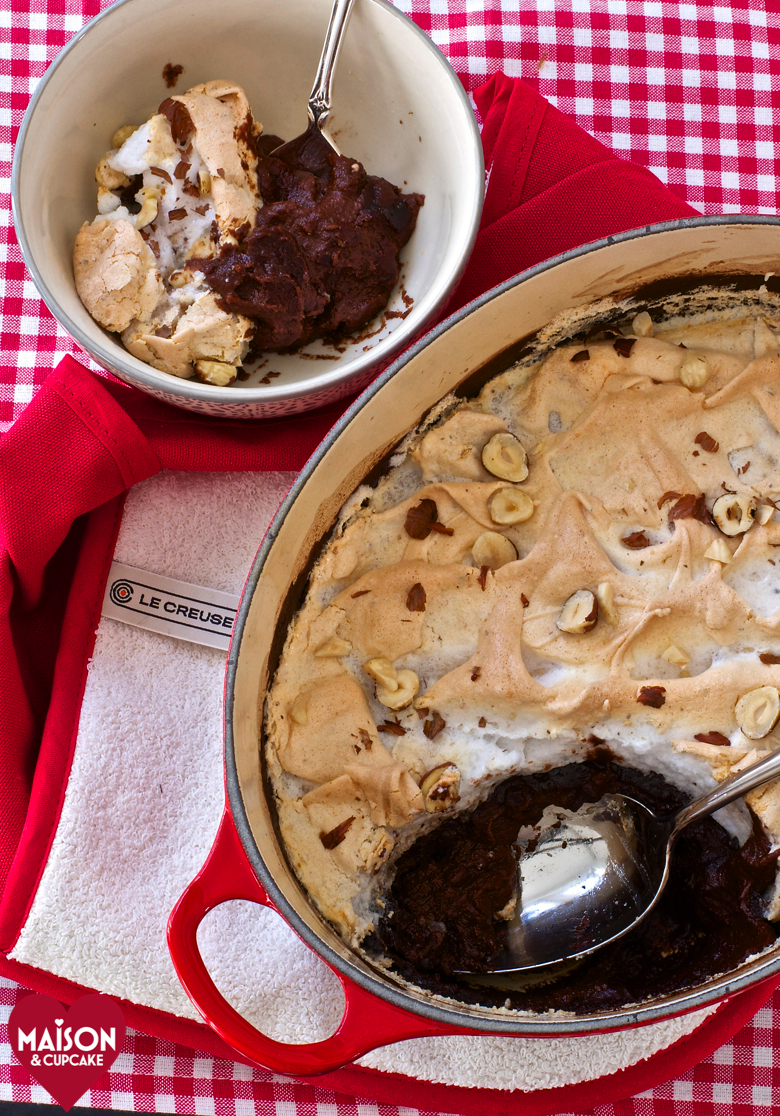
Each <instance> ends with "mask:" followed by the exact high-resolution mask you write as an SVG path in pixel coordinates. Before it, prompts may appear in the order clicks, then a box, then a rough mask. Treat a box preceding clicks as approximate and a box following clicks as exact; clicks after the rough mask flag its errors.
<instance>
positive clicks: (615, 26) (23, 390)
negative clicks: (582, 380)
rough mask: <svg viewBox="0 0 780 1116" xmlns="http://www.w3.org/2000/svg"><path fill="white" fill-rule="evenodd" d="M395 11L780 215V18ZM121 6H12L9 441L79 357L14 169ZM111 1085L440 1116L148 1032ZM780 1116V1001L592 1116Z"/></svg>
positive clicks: (736, 5)
mask: <svg viewBox="0 0 780 1116" xmlns="http://www.w3.org/2000/svg"><path fill="white" fill-rule="evenodd" d="M395 3H396V5H397V6H398V7H399V8H401V9H402V10H403V11H405V12H406V13H407V14H409V15H410V16H411V17H412V18H413V19H414V20H415V21H416V22H417V23H418V24H419V25H420V26H421V27H422V28H423V29H424V30H425V31H427V32H428V33H429V34H430V36H431V37H432V39H433V41H434V42H435V43H436V44H437V45H438V46H439V47H440V48H441V50H442V51H443V52H444V53H445V54H446V55H447V57H448V58H449V59H450V61H451V62H452V64H453V66H454V67H455V69H456V70H457V72H458V74H459V75H460V76H461V78H462V80H463V82H464V84H465V85H466V87H467V88H468V89H473V88H475V87H476V86H478V85H480V84H482V82H483V81H484V80H485V79H486V78H487V77H489V76H491V75H492V74H494V73H495V72H496V71H499V70H503V71H504V72H505V73H507V74H508V75H509V76H511V77H517V76H520V77H523V78H524V79H525V80H526V81H528V82H530V83H531V84H533V85H534V86H535V87H537V88H538V89H539V91H540V92H541V93H542V94H543V95H544V96H545V97H547V98H548V100H550V101H551V102H552V103H553V104H554V105H556V106H557V107H558V108H559V109H561V110H562V111H563V112H565V113H568V114H570V115H571V116H572V117H574V118H575V119H576V120H577V122H578V123H579V124H580V125H581V126H582V127H583V128H585V129H587V130H588V131H589V132H591V133H592V134H593V135H595V136H596V137H597V138H598V139H599V140H601V141H602V142H603V143H605V144H607V145H608V146H609V147H611V148H612V149H613V150H615V151H616V152H617V153H618V154H621V155H622V156H624V157H625V158H627V159H630V160H632V161H634V162H637V163H640V164H642V165H643V166H646V167H648V168H649V169H650V170H652V171H653V172H654V173H655V174H656V175H658V177H659V178H660V179H661V180H662V181H664V182H666V183H667V184H668V185H669V187H670V188H671V189H672V190H673V191H674V192H675V193H676V194H678V195H679V196H680V197H682V198H684V199H685V200H686V201H687V202H689V203H690V204H691V205H693V206H695V207H696V208H697V209H700V210H701V211H702V212H703V213H740V212H741V213H768V214H775V213H777V212H778V200H777V186H778V174H777V166H776V157H777V150H776V145H777V142H778V140H779V139H780V4H777V3H772V2H771V0H731V2H730V3H727V2H725V0H724V2H723V3H720V4H717V3H704V2H701V0H699V2H696V3H673V2H666V0H395ZM107 6H108V5H107V3H106V2H105V0H104V2H102V3H100V2H99V0H83V2H79V0H2V2H0V44H1V45H0V176H1V177H2V184H1V185H0V214H1V216H0V430H5V429H7V427H8V426H9V425H10V424H11V423H12V422H13V420H14V419H15V418H16V416H17V415H18V414H19V413H20V411H21V410H22V409H23V408H24V407H25V405H26V404H27V403H28V402H29V401H30V399H31V398H32V396H33V395H34V393H35V391H36V388H37V385H39V384H40V383H41V382H42V381H43V380H44V379H45V377H46V376H47V374H48V373H49V371H50V370H51V369H52V368H53V367H54V365H56V364H57V363H58V361H59V360H60V358H61V357H62V356H63V355H64V354H65V353H74V354H77V355H78V354H79V350H78V348H77V347H76V345H75V344H74V343H73V342H72V341H71V340H70V338H69V337H68V336H67V335H66V334H65V333H64V331H63V330H62V329H61V328H60V327H59V326H58V325H57V323H56V322H55V320H54V318H53V317H52V316H51V315H50V314H49V312H48V310H47V309H46V308H45V307H44V305H43V303H42V302H41V300H40V298H39V297H38V295H37V293H36V290H35V287H34V285H33V283H32V281H31V279H30V278H29V276H28V274H27V272H26V270H25V268H24V265H23V263H22V259H21V253H20V251H19V248H18V246H17V244H16V240H15V237H14V233H13V223H12V219H11V205H10V197H9V187H10V174H11V158H12V151H13V144H14V140H15V138H16V134H17V131H18V128H19V125H20V124H21V120H22V115H23V113H24V110H25V108H26V106H27V103H28V100H29V97H30V94H31V93H32V91H33V89H34V88H35V85H36V82H37V81H38V79H39V78H40V77H41V76H42V75H43V73H44V71H45V70H46V67H47V65H48V64H49V63H50V62H51V60H52V59H53V58H54V56H55V55H56V54H57V52H58V51H59V50H60V49H61V48H62V47H63V46H64V45H65V44H66V43H67V42H68V40H69V39H70V38H71V36H72V35H73V34H74V33H75V32H76V31H78V30H79V28H81V27H82V25H83V24H84V23H85V22H86V21H87V20H88V19H90V18H91V17H92V16H93V15H96V14H97V13H98V12H99V11H100V10H101V9H102V8H105V7H107ZM773 110H774V115H776V116H777V123H774V122H773ZM81 359H84V358H83V357H82V358H81ZM20 994H22V995H23V994H24V991H23V990H20V989H19V988H18V986H17V985H15V984H13V983H12V982H11V981H8V980H5V979H2V978H0V1100H14V1101H30V1100H33V1101H37V1102H40V1103H43V1104H46V1103H51V1098H50V1096H49V1094H48V1093H47V1092H46V1091H45V1090H44V1089H42V1088H41V1087H39V1086H38V1085H37V1084H35V1083H34V1082H31V1080H30V1077H29V1075H28V1074H27V1073H26V1071H25V1070H24V1069H23V1068H22V1067H21V1066H20V1065H19V1064H18V1063H17V1062H16V1060H15V1058H14V1056H13V1055H12V1053H11V1049H10V1046H9V1044H8V1042H7V1021H8V1016H9V1015H10V1012H11V1009H12V1007H13V1006H14V1004H15V1003H16V1001H17V999H18V998H19V996H20ZM774 1065H777V1067H778V1068H777V1069H774V1068H773V1066H774ZM108 1080H109V1082H110V1089H108V1088H104V1089H92V1090H90V1091H89V1092H88V1093H86V1094H85V1095H84V1097H82V1098H81V1100H80V1101H79V1102H78V1103H79V1105H80V1106H84V1105H92V1106H94V1107H104V1108H117V1109H127V1110H137V1111H147V1112H148V1111H156V1112H182V1113H209V1114H219V1116H234V1114H235V1116H252V1114H254V1113H262V1114H264V1116H265V1114H267V1116H271V1114H273V1116H315V1114H316V1116H429V1114H427V1113H424V1112H422V1111H419V1110H417V1109H413V1108H409V1107H398V1106H395V1105H391V1104H382V1103H379V1104H378V1103H375V1102H373V1101H365V1100H361V1099H360V1098H356V1097H350V1096H345V1095H343V1094H336V1093H333V1092H332V1091H330V1090H328V1089H325V1088H323V1087H321V1086H318V1085H317V1084H316V1083H312V1084H303V1083H296V1082H292V1081H289V1080H287V1079H284V1078H281V1077H278V1076H275V1075H273V1074H270V1073H264V1072H262V1071H260V1070H253V1069H251V1068H249V1067H247V1066H245V1065H241V1064H239V1063H234V1062H228V1061H221V1060H219V1059H215V1058H212V1057H210V1056H207V1055H201V1054H198V1053H197V1052H195V1051H192V1050H189V1049H186V1048H184V1047H181V1046H177V1045H175V1044H174V1043H171V1042H164V1041H162V1040H159V1039H155V1038H151V1037H149V1036H146V1035H142V1034H140V1033H137V1032H133V1031H132V1030H131V1031H129V1032H128V1038H127V1042H126V1045H125V1049H124V1050H123V1052H122V1054H121V1055H120V1057H119V1059H118V1060H117V1062H116V1063H115V1064H114V1067H113V1069H112V1070H111V1072H110V1073H109V1075H108ZM772 1111H780V993H776V994H775V997H774V999H773V1000H772V1001H771V1002H770V1003H769V1004H768V1005H767V1006H766V1007H765V1008H763V1009H762V1010H761V1011H759V1012H758V1014H757V1015H756V1016H755V1018H754V1019H753V1021H752V1022H751V1023H750V1024H748V1025H747V1026H745V1027H743V1029H742V1030H741V1031H740V1032H739V1033H738V1034H737V1035H736V1037H735V1038H734V1039H733V1040H732V1041H731V1042H730V1043H727V1044H726V1045H725V1046H723V1047H721V1048H720V1050H718V1051H717V1052H716V1053H715V1054H714V1055H713V1056H712V1057H710V1058H708V1059H706V1060H705V1061H703V1062H701V1063H700V1064H699V1065H697V1066H695V1067H694V1068H693V1069H691V1070H689V1071H688V1072H687V1073H686V1074H684V1075H683V1076H682V1077H681V1078H680V1079H678V1080H675V1081H668V1082H666V1083H665V1084H663V1085H659V1086H657V1087H656V1088H654V1089H652V1090H650V1091H648V1092H646V1093H642V1094H639V1095H637V1096H635V1097H633V1098H631V1099H630V1100H625V1101H621V1102H618V1103H615V1104H605V1105H599V1106H597V1107H595V1108H593V1109H591V1110H590V1112H592V1113H593V1114H597V1116H629V1114H632V1116H633V1114H637V1116H640V1114H641V1116H710V1114H713V1116H727V1114H731V1113H734V1114H736V1116H740V1114H742V1113H744V1114H745V1116H747V1114H749V1113H750V1114H751V1116H752V1114H753V1113H757V1114H758V1116H761V1114H762V1113H767V1114H768V1113H770V1112H772ZM577 1116H586V1114H585V1113H582V1112H580V1113H577Z"/></svg>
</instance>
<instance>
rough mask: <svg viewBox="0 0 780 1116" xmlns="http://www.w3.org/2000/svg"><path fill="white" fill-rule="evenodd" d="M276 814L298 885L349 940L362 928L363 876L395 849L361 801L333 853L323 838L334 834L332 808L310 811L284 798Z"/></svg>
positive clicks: (316, 807)
mask: <svg viewBox="0 0 780 1116" xmlns="http://www.w3.org/2000/svg"><path fill="white" fill-rule="evenodd" d="M278 813H279V828H280V830H281V834H282V839H283V841H284V843H285V847H286V849H287V855H288V857H289V859H290V863H291V864H292V867H293V868H294V870H295V872H296V874H297V876H298V878H299V880H300V881H301V883H302V884H303V886H304V887H305V888H306V889H307V890H308V891H309V893H310V895H311V896H312V898H313V899H314V901H315V903H316V904H317V906H318V907H319V909H320V910H321V911H322V913H323V914H324V915H325V917H326V918H329V919H330V920H331V922H333V923H334V924H335V925H336V926H337V927H338V928H339V930H340V931H341V933H342V934H344V935H345V936H346V937H349V936H350V935H351V933H352V932H353V931H354V930H355V928H356V926H357V922H358V920H357V916H356V914H355V911H354V909H353V906H352V900H353V899H354V897H355V896H356V895H357V893H358V891H359V889H360V873H361V871H365V870H367V869H368V870H371V869H373V868H376V867H378V866H379V865H380V864H381V863H382V861H383V860H384V858H385V857H386V856H387V854H388V852H389V850H390V849H391V848H392V844H393V842H392V839H391V838H390V837H389V834H388V833H387V830H386V829H377V827H376V826H375V825H374V824H373V822H372V821H371V819H370V817H369V816H368V810H367V808H366V803H365V800H364V799H363V798H362V797H361V796H357V797H356V799H355V802H354V804H353V805H351V806H350V810H349V813H347V814H346V815H345V817H344V818H343V819H341V820H346V818H348V817H351V816H354V818H355V820H354V821H353V822H352V823H351V825H350V826H349V829H348V830H347V832H346V834H345V836H344V839H343V841H340V842H339V844H338V845H336V847H335V848H333V849H326V848H325V846H324V845H323V843H322V838H321V837H320V834H321V833H329V832H330V831H331V830H332V829H333V826H332V825H330V821H331V818H332V811H331V809H330V808H329V807H328V806H319V805H317V804H316V803H313V804H311V805H310V806H309V807H308V808H307V807H306V806H304V805H303V804H302V802H301V801H300V799H299V800H297V801H296V800H291V799H288V798H286V797H284V796H282V797H281V798H279V802H278ZM336 824H338V822H337V823H336Z"/></svg>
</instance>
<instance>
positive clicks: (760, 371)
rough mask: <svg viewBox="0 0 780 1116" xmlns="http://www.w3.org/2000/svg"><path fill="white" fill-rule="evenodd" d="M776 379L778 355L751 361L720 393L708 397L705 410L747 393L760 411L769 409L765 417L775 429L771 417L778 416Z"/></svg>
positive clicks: (779, 372) (779, 375)
mask: <svg viewBox="0 0 780 1116" xmlns="http://www.w3.org/2000/svg"><path fill="white" fill-rule="evenodd" d="M778 379H780V355H779V354H776V353H769V354H768V355H766V356H763V357H758V358H757V359H756V360H751V361H750V362H749V363H748V364H747V365H746V366H745V367H744V368H743V370H742V372H741V373H740V374H739V375H738V376H736V377H735V378H734V379H733V380H730V381H729V382H728V383H726V384H724V386H723V387H722V388H721V389H720V391H718V392H716V393H715V394H714V395H711V396H709V398H708V399H707V401H706V403H705V408H706V409H707V410H713V409H715V408H716V407H721V406H722V405H723V404H724V403H730V402H731V401H732V400H733V399H736V398H737V397H738V396H741V395H744V394H748V393H749V394H750V395H752V396H753V398H754V399H756V401H757V402H758V404H759V406H760V407H761V408H762V409H766V408H769V410H766V414H767V417H768V418H769V420H770V422H772V423H773V425H774V426H775V427H777V426H778V423H777V422H776V421H775V419H774V418H773V417H772V415H773V414H774V415H775V416H778V409H777V405H776V404H775V402H774V400H776V399H777V398H778V391H777V388H776V386H775V385H776V384H777V381H778ZM778 417H780V416H778Z"/></svg>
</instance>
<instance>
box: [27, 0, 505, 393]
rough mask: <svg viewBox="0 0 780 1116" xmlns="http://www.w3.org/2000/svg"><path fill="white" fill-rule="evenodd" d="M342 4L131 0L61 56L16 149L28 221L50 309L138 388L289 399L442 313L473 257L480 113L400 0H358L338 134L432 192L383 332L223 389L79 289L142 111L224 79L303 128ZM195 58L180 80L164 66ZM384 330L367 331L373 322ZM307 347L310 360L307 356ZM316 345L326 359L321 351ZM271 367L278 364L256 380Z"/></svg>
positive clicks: (343, 144)
mask: <svg viewBox="0 0 780 1116" xmlns="http://www.w3.org/2000/svg"><path fill="white" fill-rule="evenodd" d="M330 7H331V4H330V0H225V2H224V3H222V4H220V5H214V4H212V3H208V2H207V0H188V2H187V3H184V2H183V0H120V2H119V3H117V4H114V5H112V7H111V8H109V9H107V11H106V12H104V13H103V14H102V15H101V16H99V17H98V18H97V19H95V20H93V21H92V23H91V24H89V25H88V26H87V27H86V28H85V29H84V30H83V31H82V32H80V33H79V35H77V36H76V38H75V39H74V41H73V42H72V43H71V44H70V46H69V47H68V48H67V49H66V50H65V51H64V52H63V54H62V55H61V56H60V57H59V59H58V60H57V61H55V63H54V64H53V66H52V67H51V69H50V71H49V72H48V74H47V75H46V77H45V78H44V79H43V82H42V83H41V86H40V87H39V89H38V91H37V94H36V98H35V99H34V101H33V103H32V105H31V108H30V110H29V112H28V116H27V119H26V122H25V126H24V129H23V132H22V135H21V136H20V142H19V145H18V150H17V156H16V165H15V182H14V186H15V189H14V203H15V211H14V216H15V221H16V226H17V230H18V233H19V237H20V241H21V243H22V248H23V252H24V255H25V260H26V262H27V264H28V266H29V268H30V270H31V272H32V274H33V277H34V279H35V281H36V283H37V284H38V286H39V289H40V290H41V293H42V294H43V297H44V299H45V300H46V302H47V304H48V305H49V308H50V309H51V310H52V311H53V313H54V314H55V316H56V317H57V318H58V319H59V320H60V322H61V323H62V324H63V325H64V327H65V328H66V329H67V330H68V331H69V332H70V333H71V334H72V335H73V336H74V337H75V338H76V340H77V341H78V342H79V343H80V344H81V345H83V346H84V348H85V349H87V351H88V352H89V353H90V354H91V355H92V356H93V357H94V358H95V359H96V360H97V361H98V362H99V363H100V364H102V365H103V366H104V367H106V368H109V369H111V370H114V371H117V372H118V373H119V374H123V375H127V374H130V375H131V376H132V377H133V379H134V380H135V381H136V382H140V384H139V386H140V385H148V386H151V387H155V386H157V387H161V388H163V389H166V388H167V389H168V390H170V391H173V392H174V393H181V392H183V393H185V394H187V395H192V396H193V397H195V398H201V397H202V398H203V399H211V400H213V399H215V398H217V396H218V393H219V392H220V390H221V392H222V395H224V396H225V398H226V399H233V400H235V399H236V395H237V394H239V393H241V394H242V396H243V398H252V397H263V398H275V399H287V398H291V397H293V396H297V395H300V394H301V392H302V391H303V392H306V391H307V390H310V389H311V388H312V386H313V385H314V384H316V385H318V386H319V387H323V386H324V387H327V386H328V385H333V384H337V383H340V382H341V381H342V380H343V379H344V377H345V376H350V375H359V374H360V372H361V371H364V370H366V369H368V368H371V367H375V366H376V365H377V364H378V363H379V362H380V361H381V360H383V359H386V358H387V357H388V356H389V355H390V354H391V352H393V351H394V350H395V349H397V348H398V346H399V345H401V344H402V343H403V342H404V339H405V338H406V339H408V338H409V337H410V336H412V335H413V334H414V333H416V332H418V331H419V329H420V328H421V327H422V326H423V324H424V322H425V321H427V320H428V319H430V317H431V316H432V315H433V314H434V313H435V312H436V310H437V309H438V308H439V306H440V305H441V304H442V302H443V300H444V298H445V297H446V295H447V293H448V292H449V291H450V290H451V289H452V286H453V285H454V282H455V281H456V279H457V277H458V275H459V273H460V271H461V269H462V266H463V264H464V263H465V260H466V257H467V255H468V252H469V251H470V248H471V244H472V243H473V236H474V235H475V232H476V223H477V221H478V219H479V213H480V210H481V199H482V190H483V180H482V157H481V148H480V144H479V136H478V132H477V128H476V123H475V121H474V117H473V113H472V111H471V108H470V106H469V104H468V100H467V98H466V96H465V93H464V92H463V90H462V88H461V86H460V84H459V82H458V80H457V78H456V76H455V74H454V73H453V71H452V70H451V69H450V67H449V65H448V64H447V62H446V61H445V59H444V57H443V55H441V54H440V52H439V51H438V50H437V49H436V48H435V47H434V46H433V45H432V43H431V42H430V40H429V39H428V38H427V37H426V36H425V35H424V34H423V33H422V32H421V31H420V30H419V29H418V28H417V27H415V25H414V24H412V23H411V22H410V21H409V20H407V19H406V18H405V17H403V16H401V15H400V14H399V13H398V12H397V11H395V10H394V9H393V8H392V7H391V6H390V5H389V4H388V3H386V0H361V2H360V3H358V4H356V5H355V8H354V10H353V15H352V18H351V20H350V25H349V27H348V29H347V34H346V38H345V40H344V44H343V48H342V52H341V57H340V59H339V64H338V67H337V70H336V76H335V78H334V92H333V101H334V106H333V111H332V115H331V119H330V122H329V131H330V132H331V133H332V135H333V137H334V139H335V141H336V143H337V144H338V146H339V147H340V149H341V150H342V151H344V152H345V153H346V154H348V155H353V156H354V157H355V158H357V159H360V160H361V161H362V162H363V163H364V165H365V166H366V167H367V169H368V171H369V173H372V174H378V175H382V176H384V177H387V178H389V179H390V180H391V181H392V182H394V183H396V184H397V185H398V186H400V187H401V188H402V189H408V190H413V191H416V192H419V193H423V194H425V198H426V200H425V205H424V206H423V208H422V210H421V213H420V218H419V221H418V226H417V229H416V230H415V233H414V235H413V237H412V240H411V242H410V243H409V245H407V247H406V249H405V251H404V256H403V257H402V259H403V268H402V281H401V285H400V289H397V290H396V292H395V293H394V295H393V299H392V302H391V306H390V309H391V310H395V311H400V312H401V313H405V312H406V311H407V310H408V309H409V308H408V306H407V304H406V303H405V302H404V294H405V295H406V297H407V298H411V299H412V300H413V304H412V306H411V312H410V313H408V315H407V316H406V317H397V318H390V319H387V318H384V317H383V318H382V319H381V320H380V321H379V322H377V323H376V324H375V326H374V327H373V328H374V329H376V330H377V332H376V333H375V335H374V336H371V337H368V336H364V337H363V338H362V339H360V340H357V341H355V342H354V343H352V344H350V345H348V346H347V347H346V348H345V349H344V351H343V352H336V351H334V349H333V347H332V346H331V347H327V346H323V345H322V343H321V342H317V343H315V344H313V345H311V346H309V347H307V350H306V354H307V355H298V354H295V355H287V356H277V355H276V354H273V355H272V356H271V357H270V358H269V359H268V361H267V362H265V363H264V364H263V367H262V368H260V369H258V370H257V371H255V372H254V373H253V375H252V377H251V378H250V379H249V380H247V381H243V382H239V383H238V384H237V386H235V387H233V388H231V389H229V390H227V391H226V390H225V389H215V388H213V387H211V388H210V387H209V386H208V385H202V384H198V383H195V382H191V381H177V380H175V378H174V377H171V376H168V375H167V374H165V373H161V372H157V371H156V370H154V369H152V368H151V367H150V366H148V365H145V364H143V363H142V362H141V361H139V360H137V359H136V358H134V357H132V356H130V354H128V353H127V352H125V350H124V349H123V348H122V346H121V343H120V342H119V340H118V338H117V336H116V335H114V334H109V333H107V332H106V331H104V330H103V329H101V328H100V327H99V326H98V325H97V324H96V323H95V322H94V321H92V319H91V318H90V316H89V315H88V314H87V312H86V310H85V309H84V307H83V306H82V304H81V302H80V300H79V298H78V295H77V294H76V290H75V285H74V281H73V274H72V266H71V258H72V251H73V242H74V239H75V236H76V232H77V231H78V229H79V227H80V226H81V224H82V223H83V222H84V221H91V220H92V218H93V217H94V216H95V213H96V184H95V181H94V170H95V166H96V165H97V162H98V160H99V159H100V158H101V157H102V155H103V154H104V153H105V151H106V150H107V149H108V147H109V146H110V140H111V136H112V134H113V132H114V131H115V130H116V129H117V128H118V127H120V126H121V125H123V124H126V123H139V122H141V121H143V120H145V119H147V118H148V116H149V115H150V114H151V113H152V112H154V111H156V108H157V106H158V105H159V103H160V102H161V101H162V100H163V99H164V98H165V97H166V96H169V95H170V93H171V92H183V91H184V90H186V89H188V88H189V87H190V86H192V85H195V84H197V83H199V82H205V81H209V80H212V79H214V78H230V79H233V80H235V81H237V82H239V83H240V84H241V85H243V87H244V88H245V90H246V92H247V95H248V97H249V101H250V104H251V106H252V109H253V112H254V115H255V118H256V119H257V120H259V121H261V122H262V124H263V127H264V130H265V131H266V132H271V133H276V134H278V135H280V136H282V137H283V138H285V139H287V138H291V137H292V136H294V135H297V134H298V133H300V132H301V131H303V130H304V128H305V125H306V102H307V99H308V95H309V90H310V88H311V83H312V80H313V77H314V73H315V70H316V66H317V61H318V59H319V53H320V50H321V47H322V42H323V40H324V35H325V27H326V25H327V19H328V15H329V13H330ZM169 62H172V63H174V64H178V65H182V66H183V67H184V73H183V74H182V75H181V77H180V78H179V80H178V83H177V86H176V89H175V90H172V91H171V90H169V89H168V88H167V87H166V84H165V81H164V79H163V76H162V71H163V67H164V66H165V65H166V63H169ZM368 332H370V330H367V331H366V333H368ZM307 356H308V359H307ZM312 356H316V357H319V358H320V359H312ZM269 371H275V372H278V373H280V375H279V376H278V378H274V379H273V380H272V382H271V384H270V385H268V386H265V387H263V386H258V384H259V381H260V379H261V378H262V377H264V376H266V375H267V373H268V372H269Z"/></svg>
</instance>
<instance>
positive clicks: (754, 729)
mask: <svg viewBox="0 0 780 1116" xmlns="http://www.w3.org/2000/svg"><path fill="white" fill-rule="evenodd" d="M734 712H735V715H736V718H737V724H738V725H739V727H740V728H741V729H742V732H743V733H744V734H745V736H747V737H748V739H750V740H762V739H763V738H764V737H765V736H768V735H769V733H770V732H771V731H772V729H773V728H774V727H775V724H776V723H777V718H778V717H780V692H778V690H777V689H776V688H775V687H774V686H759V687H758V689H757V690H750V691H749V693H747V694H743V695H742V697H741V698H740V699H739V701H738V702H737V704H736V708H735V710H734Z"/></svg>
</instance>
